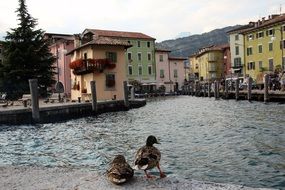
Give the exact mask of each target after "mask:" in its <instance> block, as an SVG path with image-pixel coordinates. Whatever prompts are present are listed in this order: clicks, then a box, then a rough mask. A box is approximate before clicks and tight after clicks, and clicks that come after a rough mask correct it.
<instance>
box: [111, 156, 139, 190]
mask: <svg viewBox="0 0 285 190" xmlns="http://www.w3.org/2000/svg"><path fill="white" fill-rule="evenodd" d="M133 175H134V170H133V169H132V168H131V166H130V165H129V164H128V163H127V162H126V159H125V157H124V156H122V155H117V156H116V157H115V158H114V160H113V161H112V163H111V167H110V169H109V170H108V171H107V177H108V180H109V181H111V182H112V183H114V184H117V185H119V184H122V183H125V182H127V181H129V180H130V179H131V178H132V177H133Z"/></svg>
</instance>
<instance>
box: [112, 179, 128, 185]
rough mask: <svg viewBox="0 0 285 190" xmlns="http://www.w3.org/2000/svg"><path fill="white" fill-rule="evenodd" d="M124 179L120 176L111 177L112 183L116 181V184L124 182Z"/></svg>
mask: <svg viewBox="0 0 285 190" xmlns="http://www.w3.org/2000/svg"><path fill="white" fill-rule="evenodd" d="M126 180H127V179H125V178H122V179H116V178H113V179H112V181H113V183H116V184H120V183H124V182H126Z"/></svg>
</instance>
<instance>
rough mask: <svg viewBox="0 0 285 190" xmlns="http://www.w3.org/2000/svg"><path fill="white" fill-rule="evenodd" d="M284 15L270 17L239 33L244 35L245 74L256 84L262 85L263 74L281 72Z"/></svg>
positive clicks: (284, 63)
mask: <svg viewBox="0 0 285 190" xmlns="http://www.w3.org/2000/svg"><path fill="white" fill-rule="evenodd" d="M284 31H285V15H270V16H269V17H268V19H265V18H262V19H261V20H258V21H257V22H255V23H254V27H252V28H249V29H245V30H243V31H241V34H243V35H244V47H245V63H246V67H245V73H246V74H247V75H249V76H251V77H252V78H253V79H254V80H255V81H256V83H257V84H262V83H263V75H264V74H265V73H273V72H275V71H279V72H280V71H281V70H282V69H284V68H285V59H284V47H285V40H284Z"/></svg>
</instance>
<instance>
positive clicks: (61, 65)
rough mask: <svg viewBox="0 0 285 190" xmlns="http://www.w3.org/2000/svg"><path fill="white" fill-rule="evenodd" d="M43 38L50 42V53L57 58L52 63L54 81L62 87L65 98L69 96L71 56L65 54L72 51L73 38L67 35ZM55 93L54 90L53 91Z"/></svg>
mask: <svg viewBox="0 0 285 190" xmlns="http://www.w3.org/2000/svg"><path fill="white" fill-rule="evenodd" d="M45 37H46V38H48V39H50V40H51V46H50V51H51V53H52V54H53V55H54V56H55V57H56V58H57V59H56V62H55V63H54V67H55V68H56V73H57V74H56V75H55V76H54V79H55V80H56V81H57V82H61V83H62V84H63V86H64V93H65V95H66V96H67V97H70V96H71V72H70V68H69V64H70V62H71V56H70V55H66V53H67V52H69V51H71V50H72V49H74V37H73V35H69V34H53V33H45ZM54 91H55V89H54Z"/></svg>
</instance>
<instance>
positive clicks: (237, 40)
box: [227, 22, 254, 76]
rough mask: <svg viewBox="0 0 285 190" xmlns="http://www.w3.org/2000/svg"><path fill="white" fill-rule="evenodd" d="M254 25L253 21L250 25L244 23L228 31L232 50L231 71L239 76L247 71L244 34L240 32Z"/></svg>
mask: <svg viewBox="0 0 285 190" xmlns="http://www.w3.org/2000/svg"><path fill="white" fill-rule="evenodd" d="M253 26H254V23H253V22H250V23H249V24H248V25H243V26H241V27H238V28H236V29H234V30H231V31H229V32H227V33H228V35H229V39H230V51H231V68H228V69H231V73H230V74H236V75H239V76H243V75H244V72H245V61H244V60H245V54H244V52H245V50H244V36H243V34H241V33H240V32H241V31H243V30H245V29H248V28H251V27H253Z"/></svg>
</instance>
